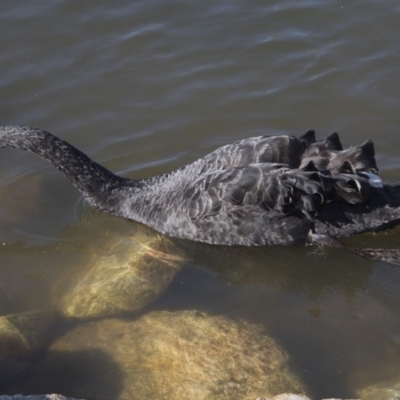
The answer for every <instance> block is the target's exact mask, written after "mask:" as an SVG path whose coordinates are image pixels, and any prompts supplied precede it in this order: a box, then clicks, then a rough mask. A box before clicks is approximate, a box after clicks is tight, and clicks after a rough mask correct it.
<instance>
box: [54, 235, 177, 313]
mask: <svg viewBox="0 0 400 400" xmlns="http://www.w3.org/2000/svg"><path fill="white" fill-rule="evenodd" d="M183 261H184V257H183V255H182V254H181V253H180V252H179V251H178V250H177V249H176V247H174V245H173V244H172V242H171V241H170V240H169V239H167V238H166V237H164V236H161V235H158V234H152V235H149V234H148V233H145V231H143V233H140V232H139V233H138V234H137V235H135V236H134V237H123V238H114V240H111V241H110V243H108V245H107V246H106V248H104V249H103V250H102V251H100V252H97V253H96V254H95V255H94V257H93V259H92V260H91V261H90V263H89V265H85V266H84V268H82V270H81V271H79V272H78V273H77V275H76V276H75V279H74V280H73V282H74V285H71V287H70V289H69V290H68V291H66V293H65V295H64V296H62V298H61V300H60V302H59V303H60V309H61V312H62V313H63V314H64V315H65V316H66V317H70V318H79V319H88V318H98V317H106V316H115V315H120V314H123V313H127V312H134V311H138V310H140V309H142V308H143V307H145V306H147V305H148V304H150V303H151V302H153V301H154V300H155V299H156V298H157V297H158V296H159V295H160V294H161V293H162V292H163V291H164V290H165V289H166V288H167V287H168V285H169V284H170V283H171V281H172V279H173V278H174V276H175V274H176V273H177V272H178V271H179V270H180V269H181V268H182V262H183ZM56 293H57V291H56Z"/></svg>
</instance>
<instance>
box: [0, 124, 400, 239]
mask: <svg viewBox="0 0 400 400" xmlns="http://www.w3.org/2000/svg"><path fill="white" fill-rule="evenodd" d="M0 147H14V148H19V149H22V150H27V151H31V152H34V153H36V154H38V155H39V156H41V157H43V158H45V159H47V160H48V161H50V162H51V163H52V164H53V165H54V166H55V167H56V168H58V169H59V170H61V171H62V172H63V173H64V174H65V176H66V177H67V178H68V179H70V180H71V181H72V183H73V184H74V185H75V186H76V187H77V188H78V189H79V190H80V191H81V192H82V193H83V195H84V196H85V197H86V199H87V200H88V201H89V203H90V204H92V205H93V206H94V207H96V208H98V209H100V210H103V211H106V212H108V213H110V214H113V215H116V216H119V217H123V218H128V219H131V220H134V221H138V222H141V223H143V224H146V225H148V226H151V227H152V228H154V229H155V230H157V231H159V232H162V233H164V234H167V235H170V236H175V237H179V238H185V239H190V240H196V241H201V242H206V243H211V244H225V245H245V246H255V245H288V244H305V243H307V242H308V241H309V240H310V232H313V233H314V235H315V237H319V235H326V234H328V235H331V236H334V237H341V236H349V235H353V234H356V233H360V232H364V231H372V230H378V229H381V228H384V227H385V226H387V225H388V224H392V223H396V222H397V221H399V220H400V193H399V191H398V190H397V189H395V188H392V187H390V186H386V185H382V184H381V182H380V179H379V177H378V176H377V175H376V174H377V167H376V164H375V158H374V149H373V145H372V142H370V141H367V142H365V143H364V144H363V145H361V146H358V147H352V148H350V149H347V150H342V147H341V144H340V141H339V138H338V135H337V134H332V135H330V136H329V137H328V138H326V139H325V140H323V141H320V142H315V139H314V132H313V131H309V132H307V133H306V134H305V135H303V136H302V137H301V138H299V139H297V138H295V137H290V136H270V137H256V138H249V139H244V140H242V141H239V142H236V143H233V144H231V145H227V146H224V147H221V148H219V149H217V150H216V151H214V152H212V153H210V154H208V155H207V156H205V157H204V158H201V159H199V160H197V161H195V162H194V163H192V164H189V165H186V166H184V167H182V168H180V169H178V170H176V171H173V172H171V173H167V174H163V175H159V176H154V177H152V178H148V179H139V180H132V179H126V178H122V177H119V176H116V175H114V174H113V173H111V172H110V171H108V170H107V169H105V168H103V167H102V166H100V165H99V164H97V163H95V162H94V161H92V160H90V159H89V158H88V157H87V156H86V155H84V154H83V153H82V152H80V151H79V150H77V149H76V148H74V147H73V146H71V145H69V144H68V143H66V142H64V141H62V140H60V139H58V138H56V137H55V136H53V135H51V134H50V133H48V132H45V131H42V130H40V129H36V128H30V127H13V126H12V127H1V128H0Z"/></svg>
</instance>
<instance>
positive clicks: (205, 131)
mask: <svg viewBox="0 0 400 400" xmlns="http://www.w3.org/2000/svg"><path fill="white" fill-rule="evenodd" d="M399 26H400V3H398V1H395V0H392V1H385V2H374V1H358V0H357V1H353V2H344V1H334V0H328V1H324V2H320V1H312V0H305V1H303V0H302V1H289V0H288V1H279V2H278V1H249V2H247V3H246V2H236V1H222V0H221V1H202V2H194V1H187V2H179V1H159V0H155V1H135V2H125V1H123V2H109V1H97V2H93V3H88V2H71V1H62V0H59V1H52V2H43V1H36V0H32V1H29V2H26V1H18V0H4V1H1V2H0V48H1V49H2V50H1V52H0V119H1V121H0V122H1V125H6V124H20V125H33V126H38V127H41V128H43V129H46V130H48V131H50V132H52V133H54V134H56V135H58V136H60V137H61V138H63V139H66V140H67V141H69V142H71V143H73V144H74V145H75V146H76V147H78V148H80V149H81V150H83V151H85V152H86V153H87V154H88V155H89V156H91V157H92V158H94V159H95V160H96V161H98V162H100V163H101V164H103V165H105V166H106V167H107V168H109V169H111V170H112V171H115V172H117V173H120V174H123V175H125V176H128V177H132V178H134V177H145V176H150V175H154V174H157V173H162V172H167V171H169V170H171V169H174V168H177V167H179V166H181V165H184V164H186V163H188V162H190V161H193V160H195V159H197V158H198V157H200V156H202V155H204V154H206V153H207V152H209V151H211V150H213V149H215V148H216V147H218V146H220V145H223V144H226V143H229V142H232V141H235V140H237V139H240V138H244V137H250V136H255V135H260V134H301V133H303V132H304V131H306V130H307V129H310V128H313V129H316V130H317V133H319V134H320V136H323V135H325V134H327V133H331V132H332V131H338V132H339V133H340V134H341V138H342V141H343V143H344V144H345V145H350V144H352V143H358V142H361V141H363V140H365V139H367V138H371V139H373V141H374V143H375V147H376V153H377V161H378V165H379V166H380V170H381V174H382V176H383V177H384V178H386V179H387V180H390V181H393V182H395V181H399V180H400V171H399V167H400V163H399V158H398V157H399V154H400V136H399V134H398V130H399V126H400V113H399V93H400V67H399V66H400V41H399ZM130 229H139V228H138V226H137V225H136V224H134V223H131V222H127V221H122V220H118V219H116V218H114V217H110V216H107V215H104V214H101V213H99V212H97V211H94V210H92V209H91V208H90V207H89V206H88V205H87V204H86V203H85V202H84V201H83V200H82V197H81V196H80V194H79V193H78V192H77V191H76V190H75V189H74V188H73V187H72V185H70V183H69V182H67V181H66V180H65V179H64V178H63V176H62V175H61V174H59V173H58V172H57V171H55V170H54V169H53V168H52V167H51V166H49V165H47V164H46V163H45V162H43V161H42V160H40V159H39V158H38V157H36V156H34V155H31V154H26V153H24V152H20V151H16V150H1V157H0V244H1V246H0V313H1V314H2V315H5V314H9V313H20V312H25V311H29V310H37V309H41V310H44V309H52V307H53V306H52V300H51V299H52V298H53V296H54V286H55V283H56V282H58V281H59V279H60V277H62V276H65V274H67V273H68V271H69V270H74V269H76V268H79V267H80V266H84V265H85V263H86V262H87V260H88V258H90V249H91V248H92V247H93V243H98V241H99V240H103V239H104V237H106V235H107V234H108V233H110V232H112V233H113V234H115V233H120V234H121V235H125V234H127V232H129V231H130ZM399 240H400V231H399V230H397V231H396V230H395V231H393V232H391V233H390V234H385V233H383V234H380V235H378V236H376V235H372V234H368V235H364V236H362V237H359V238H352V239H349V240H348V241H347V242H348V243H349V244H351V245H358V246H361V245H362V246H368V247H380V246H382V245H384V246H387V247H398V246H399ZM183 247H184V249H185V252H186V253H187V255H188V258H190V259H191V260H192V261H190V262H188V263H187V265H186V267H185V268H184V269H182V270H181V272H179V274H178V275H177V276H176V277H175V279H174V281H173V283H172V285H171V286H170V287H169V288H168V290H167V291H166V292H165V293H164V294H163V295H162V296H161V297H160V298H159V299H158V300H157V301H156V302H155V303H154V304H152V305H151V306H150V310H152V309H162V310H181V309H198V310H203V311H207V312H211V313H215V314H218V315H224V316H234V317H241V318H245V319H247V320H249V321H251V322H257V323H261V324H262V325H263V326H264V327H265V329H266V330H267V331H268V332H269V333H270V334H271V335H272V336H273V337H274V338H275V339H276V340H277V341H279V343H280V344H281V345H282V346H283V347H284V348H285V349H286V350H287V351H288V353H289V354H290V357H291V359H292V363H293V366H294V368H295V369H296V371H297V373H298V374H300V376H301V378H302V379H303V380H304V381H305V382H306V383H307V385H309V387H310V393H308V394H309V395H313V396H316V397H351V396H353V395H354V393H355V391H356V390H357V389H358V388H362V387H364V386H368V385H369V384H374V383H375V382H379V381H383V380H385V381H390V380H391V379H394V380H396V379H397V381H398V378H399V375H398V371H399V370H400V336H399V332H400V318H399V314H400V294H399V293H400V270H399V268H398V267H392V266H389V265H387V264H385V263H380V262H372V261H367V260H364V259H361V258H357V257H355V256H353V255H351V254H349V253H347V252H346V251H344V250H340V249H339V250H338V249H328V250H320V249H312V248H265V249H264V248H263V249H246V248H223V247H212V246H207V245H201V244H191V243H184V244H183ZM63 385H64V386H62V387H65V385H67V383H65V382H64V383H63ZM22 387H23V382H21V386H20V387H19V386H18V384H17V385H16V386H14V389H13V390H15V391H16V392H17V391H19V389H20V388H22ZM50 387H51V388H52V390H56V389H57V388H55V389H54V386H51V385H49V388H50ZM4 390H5V391H7V390H6V388H5V389H4ZM32 390H34V388H31V391H32ZM40 390H42V391H43V390H44V391H46V387H42V386H41V387H40ZM49 390H50V389H49ZM260 395H262V394H260Z"/></svg>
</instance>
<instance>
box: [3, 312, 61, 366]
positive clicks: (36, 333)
mask: <svg viewBox="0 0 400 400" xmlns="http://www.w3.org/2000/svg"><path fill="white" fill-rule="evenodd" d="M58 320H59V318H58V316H57V315H56V314H55V313H52V312H29V313H24V314H12V315H6V316H2V317H0V359H1V360H2V361H17V360H22V359H25V358H26V357H28V356H30V355H32V353H34V352H36V351H40V350H41V349H42V348H43V347H44V346H45V345H46V344H47V341H48V338H49V334H50V331H51V328H52V326H54V324H55V323H56V322H57V321H58Z"/></svg>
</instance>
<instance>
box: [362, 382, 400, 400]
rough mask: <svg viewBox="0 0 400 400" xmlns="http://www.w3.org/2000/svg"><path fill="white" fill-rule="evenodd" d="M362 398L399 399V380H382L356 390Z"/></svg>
mask: <svg viewBox="0 0 400 400" xmlns="http://www.w3.org/2000/svg"><path fill="white" fill-rule="evenodd" d="M357 394H358V396H360V398H361V399H362V400H377V399H379V400H400V382H398V383H395V384H393V383H389V382H386V383H384V382H382V383H379V384H377V385H372V386H368V387H366V388H364V389H362V390H359V391H358V392H357Z"/></svg>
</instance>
